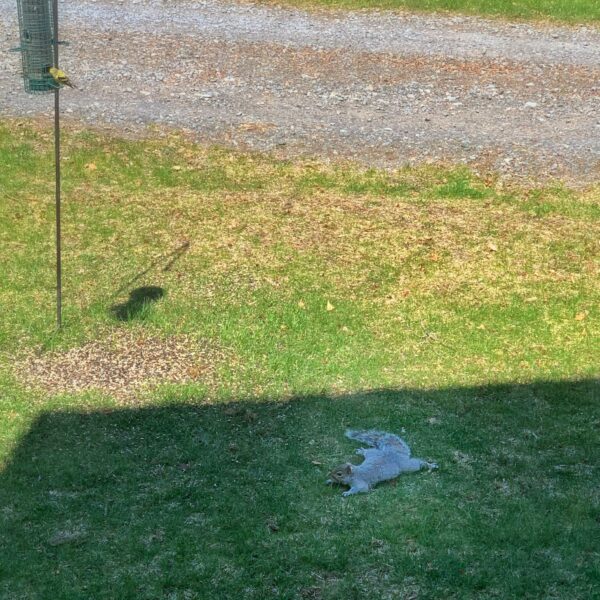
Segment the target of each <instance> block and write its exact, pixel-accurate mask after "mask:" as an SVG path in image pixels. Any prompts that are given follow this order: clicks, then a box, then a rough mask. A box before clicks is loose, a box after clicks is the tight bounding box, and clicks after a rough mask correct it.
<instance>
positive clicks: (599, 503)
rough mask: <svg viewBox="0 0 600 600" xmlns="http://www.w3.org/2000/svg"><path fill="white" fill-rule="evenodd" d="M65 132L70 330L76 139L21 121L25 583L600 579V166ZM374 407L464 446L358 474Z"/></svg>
mask: <svg viewBox="0 0 600 600" xmlns="http://www.w3.org/2000/svg"><path fill="white" fill-rule="evenodd" d="M64 157H65V162H64V167H63V168H64V222H63V228H64V229H63V232H64V309H65V310H64V324H65V327H64V330H63V331H62V332H60V333H56V332H55V331H54V329H53V322H54V310H55V309H54V288H53V285H54V273H53V261H54V255H53V251H54V250H53V244H54V240H53V179H52V174H53V166H52V139H51V135H50V132H49V131H42V130H40V129H38V128H37V127H36V126H35V125H33V124H32V123H28V122H17V121H11V122H7V121H5V122H4V124H3V125H1V126H0V190H1V192H0V264H1V265H2V271H1V279H0V306H1V307H2V319H1V320H0V389H1V396H0V530H1V531H2V544H1V545H0V597H1V598H3V599H4V598H6V599H7V600H8V599H19V600H21V599H23V598H27V599H29V598H36V599H37V598H39V599H46V598H52V599H56V600H61V599H67V598H68V599H71V598H73V599H75V598H94V599H100V598H106V599H113V598H119V599H121V598H132V599H138V598H148V599H155V598H165V599H166V598H169V599H195V598H198V599H204V598H215V599H221V598H236V599H237V598H256V599H259V598H261V599H262V598H299V599H305V598H308V599H321V598H323V599H327V598H340V599H349V598H356V599H363V598H374V599H375V598H377V599H379V598H414V599H417V598H419V599H421V598H432V599H433V598H436V599H437V598H461V599H462V598H568V599H574V598H581V599H589V598H593V597H594V594H596V593H597V590H598V582H599V580H600V535H599V533H600V496H599V489H600V472H599V464H600V442H599V433H600V405H599V401H600V394H599V391H600V386H599V381H598V375H599V373H598V356H600V335H599V334H600V314H599V306H600V303H599V300H600V278H599V277H598V276H599V271H600V261H599V256H600V252H599V250H600V241H599V240H600V235H599V234H600V221H599V216H600V190H599V189H598V188H597V187H596V188H590V189H587V190H583V191H569V190H566V189H563V188H560V187H555V188H547V189H525V188H516V187H514V188H513V187H510V186H506V185H504V186H503V185H501V184H500V183H499V182H498V181H497V180H495V179H494V178H493V177H477V176H475V175H474V174H472V173H470V172H469V171H467V170H464V169H441V168H437V167H436V168H434V167H423V168H418V169H403V170H399V171H396V172H393V173H386V172H382V171H376V170H361V169H359V168H358V167H353V166H351V165H348V166H326V165H323V164H319V163H316V162H311V161H308V160H305V161H295V162H287V161H277V160H275V159H274V158H272V157H268V156H261V155H247V154H240V153H235V152H230V151H225V150H221V149H214V148H212V149H207V148H204V147H198V146H195V145H193V144H191V143H189V142H187V141H186V140H185V139H183V138H181V137H179V136H176V135H169V136H166V137H162V138H157V139H154V140H147V141H137V142H134V141H125V140H120V139H114V138H110V137H107V136H104V135H100V134H95V133H92V132H90V131H77V130H71V131H69V132H67V133H66V134H65V136H64ZM111 360H112V361H113V362H111ZM132 365H137V366H136V367H135V368H136V369H138V371H136V372H135V373H134V374H133V375H132V369H133V367H132ZM111 369H112V370H111ZM113 375H114V377H113ZM153 378H157V379H158V380H159V381H158V383H157V382H156V381H155V380H153ZM165 379H167V380H171V382H170V383H164V380H165ZM75 381H77V382H78V383H77V386H78V387H79V388H80V390H79V391H78V390H77V389H75V386H74V383H73V382H75ZM161 381H163V384H161V383H160V382H161ZM90 382H92V383H94V386H95V387H90V385H89V384H90ZM136 382H137V383H136ZM32 386H33V387H32ZM347 427H353V428H371V427H373V428H378V429H385V430H389V431H395V432H403V431H405V433H404V434H403V435H404V437H405V438H406V439H407V441H408V442H409V443H410V444H411V445H412V447H413V449H414V453H415V455H416V456H420V457H423V458H426V459H430V460H434V461H436V462H438V463H439V464H440V469H439V471H437V472H434V473H425V472H424V473H419V474H414V475H407V476H404V477H402V478H400V479H399V480H398V481H396V482H391V483H387V484H382V485H381V486H379V487H377V488H376V489H375V490H374V491H373V492H371V493H370V494H366V495H362V496H356V497H352V498H342V497H341V491H342V490H341V489H340V488H332V487H328V486H326V485H325V484H324V480H325V478H326V474H327V470H328V468H330V467H331V466H333V465H335V464H336V463H337V462H339V461H341V460H346V459H349V458H351V457H352V453H353V452H354V450H355V448H356V444H354V443H352V442H350V441H349V440H347V439H345V438H344V436H343V433H344V430H345V428H347ZM357 460H358V459H357Z"/></svg>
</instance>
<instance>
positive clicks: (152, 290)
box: [110, 285, 165, 321]
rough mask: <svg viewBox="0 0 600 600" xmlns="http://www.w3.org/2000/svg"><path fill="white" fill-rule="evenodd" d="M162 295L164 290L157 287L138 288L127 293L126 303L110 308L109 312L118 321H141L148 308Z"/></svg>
mask: <svg viewBox="0 0 600 600" xmlns="http://www.w3.org/2000/svg"><path fill="white" fill-rule="evenodd" d="M164 295H165V291H164V289H163V288H161V287H158V286H154V285H150V286H144V287H139V288H136V289H135V290H132V291H131V292H130V293H129V299H128V300H127V302H123V303H122V304H115V305H114V306H111V308H110V312H111V314H112V315H113V316H114V317H115V319H117V320H118V321H133V320H134V319H143V318H144V317H145V316H146V315H147V314H148V311H149V308H150V306H151V305H152V304H153V303H154V302H157V301H158V300H160V299H161V298H162V297H163V296H164Z"/></svg>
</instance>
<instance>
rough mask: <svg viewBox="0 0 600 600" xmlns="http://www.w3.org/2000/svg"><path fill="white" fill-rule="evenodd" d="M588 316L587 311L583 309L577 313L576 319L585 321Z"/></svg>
mask: <svg viewBox="0 0 600 600" xmlns="http://www.w3.org/2000/svg"><path fill="white" fill-rule="evenodd" d="M586 317H587V312H586V311H583V312H580V313H577V314H576V315H575V320H576V321H583V320H584V319H585V318H586Z"/></svg>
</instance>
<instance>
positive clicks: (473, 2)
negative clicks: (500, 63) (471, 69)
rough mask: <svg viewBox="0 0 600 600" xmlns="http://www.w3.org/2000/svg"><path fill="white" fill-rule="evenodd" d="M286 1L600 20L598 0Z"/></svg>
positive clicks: (474, 13) (371, 7) (583, 21)
mask: <svg viewBox="0 0 600 600" xmlns="http://www.w3.org/2000/svg"><path fill="white" fill-rule="evenodd" d="M284 3H286V4H293V5H301V6H318V7H327V8H345V9H384V10H411V11H418V12H432V11H435V12H451V13H454V12H457V13H462V14H467V15H481V16H485V17H500V18H504V19H527V20H532V19H533V20H557V21H565V22H568V23H595V22H598V21H600V6H599V5H598V3H597V2H596V1H595V0H285V2H284Z"/></svg>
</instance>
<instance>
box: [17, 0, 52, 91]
mask: <svg viewBox="0 0 600 600" xmlns="http://www.w3.org/2000/svg"><path fill="white" fill-rule="evenodd" d="M17 8H18V12H19V30H20V33H21V46H20V47H19V48H18V49H17V50H19V51H20V52H21V57H22V62H23V79H24V82H25V91H26V92H29V93H32V94H43V93H46V92H53V91H54V90H55V89H56V87H57V84H56V83H55V81H54V79H53V78H52V75H50V73H49V69H50V67H52V66H53V64H54V31H53V29H54V27H53V13H52V0H17Z"/></svg>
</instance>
